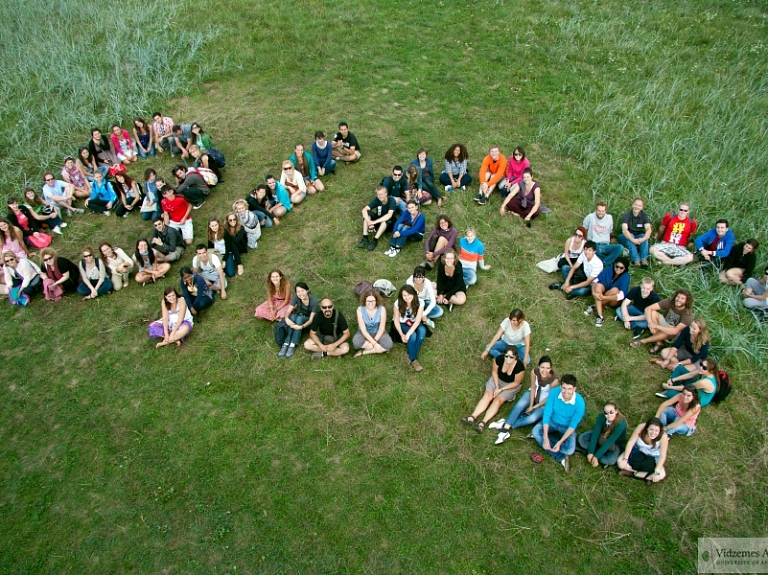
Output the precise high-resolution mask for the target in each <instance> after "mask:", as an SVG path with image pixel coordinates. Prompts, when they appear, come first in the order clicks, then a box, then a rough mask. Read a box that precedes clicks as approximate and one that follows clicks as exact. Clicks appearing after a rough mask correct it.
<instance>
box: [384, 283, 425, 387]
mask: <svg viewBox="0 0 768 575" xmlns="http://www.w3.org/2000/svg"><path fill="white" fill-rule="evenodd" d="M423 315H424V304H422V303H421V302H420V301H419V295H418V294H417V293H416V290H415V289H414V288H413V286H410V285H404V286H403V287H401V288H400V291H399V292H398V294H397V301H395V305H394V307H393V308H392V329H391V330H390V332H389V335H390V336H391V337H392V341H394V342H395V343H404V344H405V345H406V346H407V348H408V360H409V361H410V362H411V367H412V368H413V369H414V371H416V372H420V371H423V370H424V368H423V367H422V366H421V364H420V363H419V351H421V346H422V344H423V343H424V338H426V337H427V328H426V327H425V325H424V324H423V323H422V316H423Z"/></svg>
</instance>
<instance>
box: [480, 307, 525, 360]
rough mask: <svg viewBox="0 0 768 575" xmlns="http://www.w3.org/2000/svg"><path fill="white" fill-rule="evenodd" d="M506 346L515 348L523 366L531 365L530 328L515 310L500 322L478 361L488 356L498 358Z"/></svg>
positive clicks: (523, 317)
mask: <svg viewBox="0 0 768 575" xmlns="http://www.w3.org/2000/svg"><path fill="white" fill-rule="evenodd" d="M508 345H514V346H515V347H516V348H517V356H518V357H520V358H522V361H523V363H524V364H525V365H528V364H529V363H531V355H530V354H531V326H530V325H529V324H528V322H527V321H525V314H524V313H523V311H522V310H520V309H517V308H515V309H513V310H512V311H511V312H509V317H508V318H505V319H504V321H502V322H501V325H499V329H498V330H497V331H496V335H494V336H493V339H491V343H489V344H488V345H487V346H485V350H484V351H483V353H481V354H480V359H485V358H486V357H488V354H490V355H491V357H494V358H495V357H498V356H499V354H501V353H502V352H503V351H504V350H505V349H506V348H507V346H508Z"/></svg>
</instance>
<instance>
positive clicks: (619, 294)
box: [584, 256, 629, 327]
mask: <svg viewBox="0 0 768 575" xmlns="http://www.w3.org/2000/svg"><path fill="white" fill-rule="evenodd" d="M628 292H629V260H627V258H625V257H624V256H622V257H620V258H619V259H617V260H616V261H615V262H613V266H607V267H605V268H603V271H601V272H600V273H599V274H598V276H597V281H596V282H595V283H593V284H592V297H593V298H594V300H595V303H594V304H593V305H591V306H589V307H588V308H587V309H586V310H585V311H584V315H592V312H593V311H597V320H595V327H603V321H604V317H603V309H604V308H605V306H608V307H611V308H614V309H616V308H617V307H619V306H620V305H621V301H622V300H623V299H624V298H625V297H627V293H628Z"/></svg>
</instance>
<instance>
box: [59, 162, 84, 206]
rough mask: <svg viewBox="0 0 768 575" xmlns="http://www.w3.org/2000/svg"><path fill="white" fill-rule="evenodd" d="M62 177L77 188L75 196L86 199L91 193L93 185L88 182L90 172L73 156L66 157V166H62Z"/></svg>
mask: <svg viewBox="0 0 768 575" xmlns="http://www.w3.org/2000/svg"><path fill="white" fill-rule="evenodd" d="M61 178H62V179H63V180H64V181H65V182H67V183H68V184H72V185H73V186H74V188H75V197H76V198H78V199H81V200H82V199H84V198H87V197H88V196H90V195H91V186H90V184H89V183H88V174H86V173H85V170H84V169H83V168H82V167H81V166H79V165H78V164H77V163H76V162H75V159H74V158H73V157H72V156H67V157H66V158H64V166H63V167H62V168H61Z"/></svg>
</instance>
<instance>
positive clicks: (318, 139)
mask: <svg viewBox="0 0 768 575" xmlns="http://www.w3.org/2000/svg"><path fill="white" fill-rule="evenodd" d="M332 152H333V146H332V145H331V144H329V143H328V141H327V140H326V139H325V134H324V133H323V132H321V131H320V130H318V131H317V132H315V141H314V142H312V160H314V162H315V166H316V167H317V175H318V176H320V177H322V176H325V175H326V174H331V173H333V172H334V170H335V169H336V160H334V159H333V153H332Z"/></svg>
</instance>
